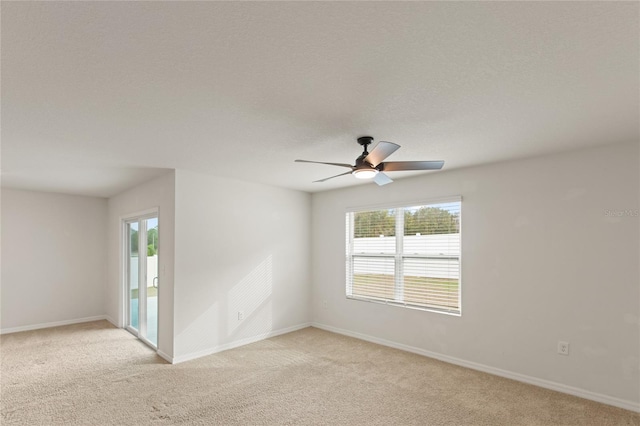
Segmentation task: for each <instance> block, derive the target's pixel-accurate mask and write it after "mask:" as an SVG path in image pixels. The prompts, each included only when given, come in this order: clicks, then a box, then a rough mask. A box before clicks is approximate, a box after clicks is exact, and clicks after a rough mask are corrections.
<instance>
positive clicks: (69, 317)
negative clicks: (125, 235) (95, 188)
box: [1, 188, 107, 332]
mask: <svg viewBox="0 0 640 426" xmlns="http://www.w3.org/2000/svg"><path fill="white" fill-rule="evenodd" d="M106 223H107V200H106V199H104V198H94V197H83V196H75V195H63V194H54V193H45V192H34V191H22V190H15V189H6V188H3V189H2V287H1V293H2V297H1V299H2V317H1V318H2V319H1V321H2V330H3V331H5V332H6V331H11V329H16V328H17V329H21V328H31V327H36V326H38V325H45V324H50V323H59V322H67V321H69V322H73V321H75V320H81V319H85V318H91V317H96V316H102V315H104V307H103V304H102V297H103V289H104V285H105V282H106V278H105V276H106V273H107V267H106V265H107V262H106V260H107V247H106V245H105V238H106Z"/></svg>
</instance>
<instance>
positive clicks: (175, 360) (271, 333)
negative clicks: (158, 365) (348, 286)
mask: <svg viewBox="0 0 640 426" xmlns="http://www.w3.org/2000/svg"><path fill="white" fill-rule="evenodd" d="M310 326H311V323H310V322H306V323H303V324H298V325H294V326H292V327H287V328H281V329H279V330H272V331H269V332H267V333H262V334H258V335H255V336H251V337H247V338H244V339H240V340H236V341H233V342H231V343H225V344H224V345H219V346H216V347H213V348H209V349H204V350H202V351H198V352H193V353H190V354H186V355H180V356H177V357H174V358H170V357H168V356H166V354H160V353H159V352H158V355H160V356H161V357H162V358H164V359H165V360H167V361H169V362H170V363H172V364H179V363H181V362H186V361H191V360H193V359H196V358H201V357H203V356H207V355H212V354H215V353H218V352H222V351H226V350H229V349H233V348H237V347H240V346H244V345H248V344H250V343H255V342H258V341H260V340H264V339H268V338H270V337H275V336H279V335H281V334H286V333H291V332H292V331H297V330H301V329H303V328H307V327H310Z"/></svg>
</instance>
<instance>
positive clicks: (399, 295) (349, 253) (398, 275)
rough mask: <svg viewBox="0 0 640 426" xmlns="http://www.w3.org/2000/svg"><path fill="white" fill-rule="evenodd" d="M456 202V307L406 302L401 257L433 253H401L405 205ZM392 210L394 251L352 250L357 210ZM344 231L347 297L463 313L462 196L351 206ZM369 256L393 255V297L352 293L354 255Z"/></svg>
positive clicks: (419, 308) (457, 314) (445, 312)
mask: <svg viewBox="0 0 640 426" xmlns="http://www.w3.org/2000/svg"><path fill="white" fill-rule="evenodd" d="M452 202H457V203H460V216H459V218H458V220H459V233H460V253H459V255H458V257H457V259H458V265H459V266H458V267H459V270H458V309H450V308H446V307H435V306H428V305H420V304H415V303H407V302H404V301H402V300H403V299H404V295H403V291H404V283H403V281H404V273H403V267H404V260H405V259H412V258H432V257H433V256H426V255H417V254H404V253H403V246H404V244H403V237H404V209H405V208H407V207H413V206H430V205H436V204H442V203H452ZM391 209H393V210H395V213H396V220H395V227H396V232H395V234H396V235H395V238H396V242H395V244H396V249H395V253H390V254H372V253H367V254H361V253H353V247H354V244H353V234H354V229H355V226H354V214H353V213H357V212H364V211H374V210H391ZM345 218H346V220H345V234H346V244H345V246H346V268H345V273H346V285H345V290H346V297H347V299H352V300H357V301H364V302H371V303H381V304H385V305H390V306H398V307H403V308H408V309H417V310H421V311H429V312H436V313H440V314H445V315H453V316H462V197H461V196H452V197H445V198H437V199H429V200H422V201H415V202H405V203H393V204H378V205H369V206H360V207H350V208H347V209H346V211H345ZM367 257H369V258H371V257H385V258H393V259H394V262H395V269H394V280H395V286H394V290H395V291H394V297H395V299H396V300H387V299H380V298H375V297H368V296H362V295H353V268H354V266H353V265H354V259H356V258H367Z"/></svg>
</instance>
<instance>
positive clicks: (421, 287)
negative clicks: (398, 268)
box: [403, 258, 460, 309]
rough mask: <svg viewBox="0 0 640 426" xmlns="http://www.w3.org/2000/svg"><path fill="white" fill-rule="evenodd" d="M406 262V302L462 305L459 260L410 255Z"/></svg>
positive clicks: (454, 306) (443, 306)
mask: <svg viewBox="0 0 640 426" xmlns="http://www.w3.org/2000/svg"><path fill="white" fill-rule="evenodd" d="M403 265H404V276H403V278H404V301H405V302H406V303H409V304H419V305H427V306H433V307H441V308H445V309H447V308H448V309H458V308H459V302H458V291H459V284H460V280H459V270H460V260H459V259H457V258H447V259H444V258H435V259H434V258H418V259H416V258H408V259H404V263H403Z"/></svg>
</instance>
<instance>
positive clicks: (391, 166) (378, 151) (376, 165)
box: [296, 136, 444, 186]
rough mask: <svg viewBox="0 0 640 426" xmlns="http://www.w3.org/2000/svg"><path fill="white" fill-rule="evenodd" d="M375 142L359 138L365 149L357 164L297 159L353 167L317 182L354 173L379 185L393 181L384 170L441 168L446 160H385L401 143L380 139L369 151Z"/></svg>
mask: <svg viewBox="0 0 640 426" xmlns="http://www.w3.org/2000/svg"><path fill="white" fill-rule="evenodd" d="M371 142H373V138H372V137H371V136H362V137H359V138H358V143H359V144H360V145H362V146H363V147H364V151H363V152H362V154H361V155H360V157H358V158H356V164H355V165H353V166H352V165H351V164H346V163H325V162H322V161H308V160H296V162H298V163H317V164H328V165H330V166H339V167H347V168H349V169H351V170H350V171H348V172H344V173H340V174H339V175H335V176H331V177H328V178H324V179H320V180H316V181H314V183H315V182H324V181H327V180H329V179H333V178H336V177H338V176H344V175H348V174H352V175H354V176H355V177H357V178H358V179H372V178H373V181H374V182H375V183H377V184H378V185H380V186H382V185H386V184H388V183H391V182H393V180H391V178H390V177H389V176H387V175H386V174H384V173H383V172H396V171H408V170H440V169H441V168H442V166H443V165H444V161H386V162H384V161H383V160H384V159H385V158H387V157H388V156H390V155H391V154H393V153H394V152H396V150H397V149H398V148H400V145H398V144H395V143H392V142H384V141H380V142H378V144H377V145H376V146H375V148H373V150H372V151H371V152H368V151H367V146H369V144H371Z"/></svg>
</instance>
